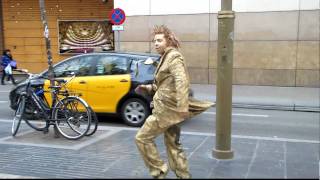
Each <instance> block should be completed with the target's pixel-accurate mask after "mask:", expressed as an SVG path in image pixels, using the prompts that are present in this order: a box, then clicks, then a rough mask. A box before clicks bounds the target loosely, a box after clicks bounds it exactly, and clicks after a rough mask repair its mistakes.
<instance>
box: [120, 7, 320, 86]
mask: <svg viewBox="0 0 320 180" xmlns="http://www.w3.org/2000/svg"><path fill="white" fill-rule="evenodd" d="M319 16H320V10H307V11H281V12H250V13H236V19H235V42H234V73H233V76H234V77H233V84H246V85H274V86H307V87H320V81H319V77H320V73H319V69H320V65H319V64H320V62H319V61H320V60H319V55H320V54H319V53H320V52H319V49H320V47H319V46H320V44H319V26H320V24H319ZM159 24H166V25H167V26H168V27H170V28H171V29H172V30H173V31H174V32H175V33H176V34H177V36H178V37H179V39H180V40H181V42H182V43H181V44H182V48H181V50H182V52H183V54H184V55H185V58H186V61H187V65H188V67H189V71H190V76H191V80H192V83H203V84H207V83H215V82H216V69H217V57H216V56H217V34H218V20H217V14H192V15H159V16H130V17H127V19H126V22H125V23H124V29H125V31H123V32H121V50H126V51H139V52H148V51H152V52H154V51H153V45H152V44H151V43H150V40H151V38H152V37H150V32H151V29H152V27H153V26H154V25H159Z"/></svg>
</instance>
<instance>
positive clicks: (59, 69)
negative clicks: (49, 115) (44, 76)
mask: <svg viewBox="0 0 320 180" xmlns="http://www.w3.org/2000/svg"><path fill="white" fill-rule="evenodd" d="M94 64H95V56H92V55H83V56H77V57H72V58H70V59H67V60H66V61H63V62H61V63H59V64H57V65H56V66H55V67H54V74H55V78H58V79H65V80H67V81H68V83H67V84H66V88H67V89H68V91H69V92H70V93H71V95H76V96H80V97H81V98H83V99H84V100H85V101H87V92H88V80H89V79H91V78H90V77H91V75H92V72H93V65H94ZM71 73H74V74H75V77H74V78H73V79H71V77H70V74H71ZM49 86H50V81H49V80H47V81H45V84H44V90H45V91H47V93H45V96H46V98H47V100H48V102H49V104H51V101H52V98H51V94H50V92H48V91H50V89H48V87H49ZM62 90H63V89H62ZM60 98H62V96H60Z"/></svg>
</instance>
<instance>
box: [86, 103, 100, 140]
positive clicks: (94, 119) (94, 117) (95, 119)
mask: <svg viewBox="0 0 320 180" xmlns="http://www.w3.org/2000/svg"><path fill="white" fill-rule="evenodd" d="M89 109H90V112H91V117H92V118H91V125H90V129H89V131H88V132H87V133H86V136H91V135H92V134H94V133H95V132H96V131H97V129H98V123H99V120H98V117H97V115H96V113H95V112H94V111H93V109H92V108H91V106H89Z"/></svg>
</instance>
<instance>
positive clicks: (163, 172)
mask: <svg viewBox="0 0 320 180" xmlns="http://www.w3.org/2000/svg"><path fill="white" fill-rule="evenodd" d="M168 172H169V168H168V166H165V171H160V173H159V174H158V175H156V176H153V178H154V179H165V178H166V176H167V174H168Z"/></svg>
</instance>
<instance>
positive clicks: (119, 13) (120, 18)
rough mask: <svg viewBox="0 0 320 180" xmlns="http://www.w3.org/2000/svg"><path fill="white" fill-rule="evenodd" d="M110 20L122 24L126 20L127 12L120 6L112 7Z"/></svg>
mask: <svg viewBox="0 0 320 180" xmlns="http://www.w3.org/2000/svg"><path fill="white" fill-rule="evenodd" d="M109 18H110V21H111V23H112V24H114V25H120V24H122V23H123V22H124V21H125V20H126V14H125V13H124V11H123V10H122V9H120V8H116V9H112V11H111V12H110V15H109Z"/></svg>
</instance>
